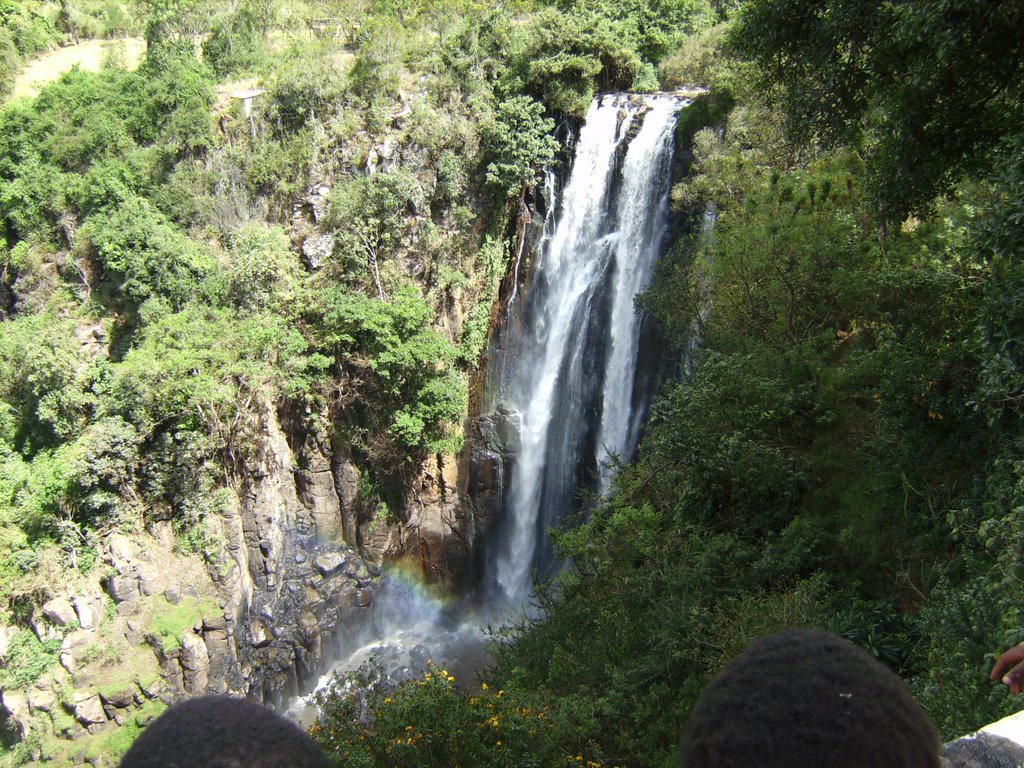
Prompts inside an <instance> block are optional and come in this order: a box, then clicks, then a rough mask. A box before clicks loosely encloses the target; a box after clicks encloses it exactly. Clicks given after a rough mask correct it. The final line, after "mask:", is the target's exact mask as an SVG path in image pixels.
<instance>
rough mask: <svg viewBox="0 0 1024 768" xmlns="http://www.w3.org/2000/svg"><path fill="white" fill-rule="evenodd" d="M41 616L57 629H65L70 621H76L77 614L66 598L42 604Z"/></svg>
mask: <svg viewBox="0 0 1024 768" xmlns="http://www.w3.org/2000/svg"><path fill="white" fill-rule="evenodd" d="M43 616H44V618H45V619H46V620H47V621H48V622H50V623H51V624H53V625H54V626H57V627H66V626H67V625H68V624H70V623H71V622H72V621H78V614H76V613H75V608H74V606H73V605H71V601H70V600H68V599H67V598H66V597H55V598H53V599H52V600H47V601H46V602H45V603H43Z"/></svg>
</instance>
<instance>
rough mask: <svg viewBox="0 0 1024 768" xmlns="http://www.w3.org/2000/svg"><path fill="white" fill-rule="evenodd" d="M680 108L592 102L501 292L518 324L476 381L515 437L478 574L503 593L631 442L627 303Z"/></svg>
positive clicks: (658, 239) (666, 100) (631, 315)
mask: <svg viewBox="0 0 1024 768" xmlns="http://www.w3.org/2000/svg"><path fill="white" fill-rule="evenodd" d="M682 105H683V102H682V101H681V100H680V99H679V98H677V97H674V96H649V97H644V98H642V99H638V98H636V97H626V96H604V97H601V98H599V99H597V100H595V101H594V103H593V104H592V105H591V107H590V110H589V112H588V113H587V117H586V122H585V123H584V125H583V128H582V129H581V131H580V135H579V138H578V140H577V143H576V152H575V158H574V160H573V164H572V170H571V173H570V175H569V179H568V182H567V183H566V185H565V188H564V190H563V192H562V195H561V199H560V201H559V202H560V204H559V206H558V209H559V213H558V215H557V217H556V219H557V220H556V221H555V223H554V225H553V231H550V232H545V237H544V238H543V240H542V244H541V247H540V250H539V253H538V255H537V260H536V263H535V264H534V265H533V267H532V272H531V274H530V280H529V286H528V290H527V291H524V292H522V295H521V296H514V297H515V298H518V303H517V305H516V306H515V307H513V308H512V310H513V311H514V312H515V313H516V320H517V323H518V325H517V327H516V329H515V330H516V332H515V333H514V334H513V333H508V334H506V338H504V339H503V346H502V347H501V348H500V349H498V350H496V352H495V354H494V361H493V364H492V368H491V374H492V375H491V380H490V381H489V382H488V387H489V389H490V390H491V392H490V395H489V397H490V401H491V402H492V403H493V404H494V405H495V409H496V411H500V412H503V413H505V414H508V415H509V417H508V418H507V421H509V422H511V423H512V424H513V425H514V428H515V429H516V430H517V433H518V434H517V435H516V437H517V439H516V440H515V441H514V442H515V450H514V456H513V457H512V459H511V462H510V466H509V467H508V470H507V473H506V478H507V480H506V482H507V486H506V488H505V491H504V494H503V501H502V505H503V510H502V512H503V515H502V523H501V526H500V528H499V531H498V536H497V537H496V538H497V541H496V543H495V551H494V552H493V553H492V554H491V555H490V557H489V562H488V563H487V568H488V570H489V572H488V573H487V574H485V578H486V579H487V581H488V582H489V583H490V587H491V590H492V592H495V591H496V592H497V593H498V596H500V597H501V598H504V599H505V600H508V601H510V602H513V603H518V602H520V601H522V600H523V599H524V598H525V597H526V596H527V594H528V593H529V588H530V572H531V570H532V569H538V570H541V571H543V570H546V569H548V568H550V567H551V561H552V559H553V558H552V554H551V549H550V545H549V544H548V542H547V538H546V536H545V535H544V534H545V531H546V530H547V529H548V528H550V527H552V526H554V525H556V524H557V523H558V522H559V521H560V520H561V519H562V518H563V517H564V516H565V515H566V514H568V513H570V512H571V511H572V510H573V509H574V508H575V506H576V499H577V495H578V494H579V493H580V492H592V493H600V492H603V491H604V490H606V489H607V485H608V483H609V481H610V474H611V473H610V470H609V469H608V465H609V464H610V463H611V462H612V461H613V459H615V458H621V459H624V460H628V459H629V458H631V455H632V452H633V450H634V449H635V447H636V443H637V441H638V439H639V433H640V424H641V420H642V418H643V416H644V413H645V411H646V406H647V403H648V400H649V397H650V392H649V391H638V390H645V389H646V388H644V387H637V386H636V383H637V367H638V365H637V364H638V350H639V347H640V337H641V318H640V317H639V316H638V314H637V312H636V311H635V310H634V306H633V302H634V297H635V296H636V294H637V293H638V292H639V291H641V290H643V289H644V288H645V287H646V286H647V283H648V282H649V280H650V275H651V268H652V266H653V263H654V261H655V259H656V258H657V256H658V255H659V252H660V250H661V246H662V242H663V240H664V231H665V224H666V216H667V210H668V191H669V184H670V176H671V173H670V170H671V169H670V166H671V162H672V149H673V129H674V126H675V116H676V113H677V111H678V110H679V108H680V107H681V106H682ZM549 186H550V184H549ZM549 209H554V206H551V204H550V202H549Z"/></svg>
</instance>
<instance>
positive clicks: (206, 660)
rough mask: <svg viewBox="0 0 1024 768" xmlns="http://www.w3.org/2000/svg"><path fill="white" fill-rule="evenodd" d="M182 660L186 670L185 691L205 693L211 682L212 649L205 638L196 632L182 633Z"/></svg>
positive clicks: (182, 666) (183, 667)
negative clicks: (204, 640)
mask: <svg viewBox="0 0 1024 768" xmlns="http://www.w3.org/2000/svg"><path fill="white" fill-rule="evenodd" d="M180 662H181V668H182V670H183V671H184V684H185V692H186V693H192V694H200V693H205V692H206V688H207V686H208V685H209V683H210V651H209V649H208V648H207V647H206V643H205V642H203V638H202V637H200V636H199V635H197V634H196V633H195V632H185V633H184V634H182V636H181V657H180Z"/></svg>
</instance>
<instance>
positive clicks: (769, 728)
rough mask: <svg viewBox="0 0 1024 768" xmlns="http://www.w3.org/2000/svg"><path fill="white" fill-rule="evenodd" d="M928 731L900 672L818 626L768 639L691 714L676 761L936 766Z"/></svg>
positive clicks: (726, 672) (727, 767)
mask: <svg viewBox="0 0 1024 768" xmlns="http://www.w3.org/2000/svg"><path fill="white" fill-rule="evenodd" d="M938 755H939V740H938V737H937V735H936V732H935V729H934V728H933V727H932V725H931V723H930V722H929V721H928V718H927V717H926V716H925V714H924V712H923V711H922V709H921V707H920V706H919V705H918V703H917V702H916V701H915V700H914V698H913V696H911V694H910V691H908V690H907V687H906V686H905V685H904V684H903V681H902V680H900V678H899V677H898V676H897V675H896V674H894V673H893V672H891V671H890V670H889V669H887V668H886V667H885V666H883V665H882V664H881V663H879V662H878V661H876V660H875V659H874V658H872V657H871V656H870V655H869V654H868V653H867V652H865V651H864V650H862V649H861V648H858V647H857V646H855V645H854V644H853V643H851V642H849V641H847V640H844V639H842V638H841V637H837V636H836V635H832V634H829V633H826V632H818V631H812V630H788V631H785V632H780V633H778V634H776V635H772V636H770V637H766V638H764V639H762V640H760V641H758V642H757V643H754V645H752V646H751V647H750V648H748V649H747V650H746V651H744V652H743V653H741V654H740V655H739V656H737V657H736V658H735V659H733V660H732V661H731V662H730V663H729V664H728V665H726V667H725V669H723V670H722V672H721V673H720V674H719V675H718V676H717V677H716V678H715V679H714V680H712V681H711V682H710V683H709V684H708V685H707V687H706V688H705V689H704V691H703V692H702V693H701V696H700V698H699V700H698V701H697V703H696V704H695V705H694V707H693V710H692V711H691V713H690V718H689V720H688V721H687V724H686V727H685V729H684V731H683V738H682V744H681V757H682V765H683V766H684V768H750V767H751V766H758V767H759V768H823V767H824V766H829V768H853V767H854V766H858V767H860V768H867V767H871V768H938V767H939V766H940V762H939V756H938Z"/></svg>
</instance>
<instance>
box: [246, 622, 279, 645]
mask: <svg viewBox="0 0 1024 768" xmlns="http://www.w3.org/2000/svg"><path fill="white" fill-rule="evenodd" d="M249 637H250V642H251V643H252V646H253V647H254V648H263V647H264V646H267V645H270V643H271V641H273V639H274V636H273V635H272V634H271V633H270V630H269V629H267V625H266V624H264V623H263V622H262V621H261V620H259V619H253V620H252V621H251V622H250V623H249Z"/></svg>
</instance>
